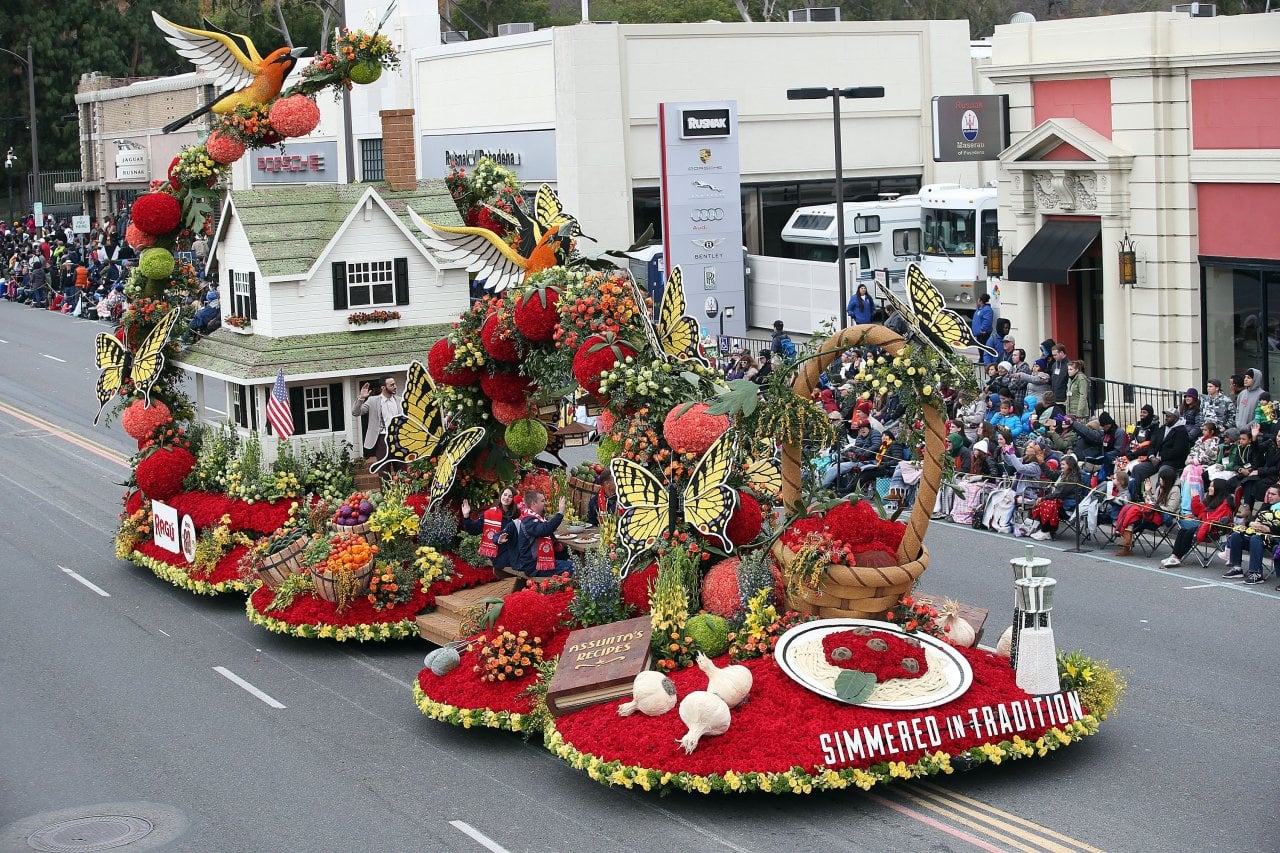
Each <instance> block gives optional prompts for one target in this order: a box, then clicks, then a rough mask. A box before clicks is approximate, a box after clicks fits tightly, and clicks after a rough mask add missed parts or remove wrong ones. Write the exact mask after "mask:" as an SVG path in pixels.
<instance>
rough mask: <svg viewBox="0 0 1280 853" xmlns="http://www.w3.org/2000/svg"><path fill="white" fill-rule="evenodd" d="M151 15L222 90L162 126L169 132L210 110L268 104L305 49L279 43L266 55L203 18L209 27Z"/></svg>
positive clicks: (220, 111) (221, 112)
mask: <svg viewBox="0 0 1280 853" xmlns="http://www.w3.org/2000/svg"><path fill="white" fill-rule="evenodd" d="M151 17H152V18H153V19H154V20H155V22H156V26H158V27H159V28H160V29H161V31H162V32H164V34H165V41H167V42H169V44H171V45H173V46H174V47H176V48H177V49H178V54H179V55H181V56H183V57H184V58H186V59H188V60H190V61H191V64H192V65H194V66H195V67H196V68H198V69H200V70H201V71H204V72H205V73H207V74H211V75H213V86H214V88H215V89H217V90H219V91H220V92H221V94H219V95H218V96H217V97H215V98H214V99H213V100H212V101H210V102H209V103H207V104H205V105H204V106H203V107H201V108H200V109H198V110H196V111H195V112H193V113H189V114H187V115H185V116H183V117H182V118H180V119H178V120H177V121H172V122H170V123H169V124H167V125H165V126H164V132H165V133H172V132H173V131H175V130H177V129H178V128H180V127H183V126H184V125H186V124H189V123H190V122H192V121H194V120H195V119H198V118H199V117H200V116H202V115H204V114H205V113H208V112H214V113H217V114H219V115H225V114H227V113H234V112H235V111H236V107H240V106H245V107H256V106H262V105H265V104H268V103H270V102H271V100H272V99H273V98H275V97H276V95H279V94H280V89H281V88H282V87H283V86H284V81H285V78H286V77H288V76H289V72H290V71H292V70H293V66H294V65H296V64H297V62H298V59H299V58H300V57H301V56H303V55H304V54H305V53H306V51H307V49H306V48H305V47H293V48H290V47H281V48H277V49H276V50H273V51H272V52H271V53H269V54H267V55H266V56H265V57H263V56H262V55H261V54H259V53H258V49H257V48H256V47H254V44H253V40H252V39H250V38H249V37H248V36H243V35H239V34H238V33H230V32H227V31H226V30H224V29H222V28H220V27H217V26H215V25H213V24H211V23H209V21H208V19H206V20H205V21H204V26H205V29H203V30H197V29H192V28H191V27H184V26H181V25H180V24H175V23H173V21H170V20H167V19H165V18H163V17H161V15H160V14H159V13H158V12H154V11H153V12H152V13H151Z"/></svg>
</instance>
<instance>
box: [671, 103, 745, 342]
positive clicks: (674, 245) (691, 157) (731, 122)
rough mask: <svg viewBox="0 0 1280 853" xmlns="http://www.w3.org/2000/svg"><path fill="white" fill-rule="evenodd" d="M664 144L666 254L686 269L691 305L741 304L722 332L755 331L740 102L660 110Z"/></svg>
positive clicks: (734, 333) (682, 268)
mask: <svg viewBox="0 0 1280 853" xmlns="http://www.w3.org/2000/svg"><path fill="white" fill-rule="evenodd" d="M658 128H659V131H658V132H659V135H660V136H661V140H662V160H661V162H662V179H661V180H662V241H663V244H662V252H663V265H664V267H665V268H666V270H667V271H668V272H670V271H671V269H672V268H674V267H676V266H679V267H680V269H681V271H682V272H683V273H684V291H685V296H686V297H688V300H689V304H690V305H703V304H706V301H707V298H708V297H714V298H715V300H716V304H717V305H719V306H722V307H723V308H728V307H730V306H736V307H737V310H736V311H734V312H733V316H732V317H728V316H725V313H726V312H720V316H722V317H724V328H723V329H721V328H720V324H719V323H718V322H717V324H716V329H715V331H716V332H717V333H719V332H721V331H723V333H724V334H726V335H732V336H736V337H742V336H744V335H746V333H747V326H746V319H747V310H746V304H747V302H746V283H745V281H744V276H743V260H744V259H743V252H742V192H741V184H742V179H741V176H740V174H739V166H738V105H737V103H736V102H734V101H713V102H709V103H708V102H702V103H684V104H680V103H676V104H658Z"/></svg>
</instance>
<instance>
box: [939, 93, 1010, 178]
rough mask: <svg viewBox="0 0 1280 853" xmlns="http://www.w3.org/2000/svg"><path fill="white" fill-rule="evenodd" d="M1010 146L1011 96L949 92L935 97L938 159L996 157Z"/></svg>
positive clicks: (941, 161)
mask: <svg viewBox="0 0 1280 853" xmlns="http://www.w3.org/2000/svg"><path fill="white" fill-rule="evenodd" d="M1008 146H1009V96H1008V95H948V96H939V97H935V98H934V99H933V159H934V161H935V162H938V163H955V162H960V161H964V160H995V159H996V158H997V157H999V156H1000V152H1001V151H1003V150H1004V149H1005V148H1007V147H1008Z"/></svg>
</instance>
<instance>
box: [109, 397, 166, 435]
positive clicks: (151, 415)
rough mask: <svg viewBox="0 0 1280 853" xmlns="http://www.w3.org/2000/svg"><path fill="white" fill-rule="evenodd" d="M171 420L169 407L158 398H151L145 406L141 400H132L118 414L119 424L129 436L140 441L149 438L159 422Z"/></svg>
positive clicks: (164, 422)
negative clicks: (122, 411)
mask: <svg viewBox="0 0 1280 853" xmlns="http://www.w3.org/2000/svg"><path fill="white" fill-rule="evenodd" d="M171 420H173V416H172V415H171V414H169V407H168V406H166V405H165V404H164V403H162V402H160V401H159V400H152V401H151V405H150V406H145V405H144V404H143V401H142V400H134V401H133V402H132V403H130V404H129V406H128V408H126V409H125V410H124V414H123V415H121V416H120V425H121V426H123V427H124V431H125V432H126V433H128V434H129V437H130V438H132V439H134V440H135V441H142V440H144V439H146V438H149V437H150V436H151V433H153V432H155V431H156V428H157V427H159V426H160V425H161V424H167V423H168V422H169V421H171Z"/></svg>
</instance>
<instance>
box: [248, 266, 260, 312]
mask: <svg viewBox="0 0 1280 853" xmlns="http://www.w3.org/2000/svg"><path fill="white" fill-rule="evenodd" d="M249 319H250V320H256V319H258V274H257V273H252V272H251V273H249Z"/></svg>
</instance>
